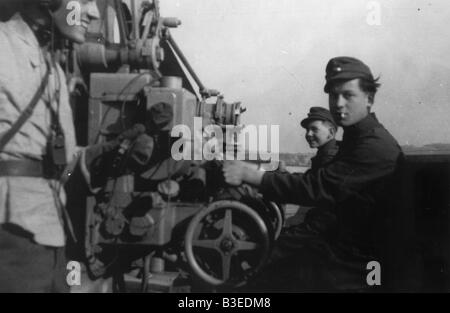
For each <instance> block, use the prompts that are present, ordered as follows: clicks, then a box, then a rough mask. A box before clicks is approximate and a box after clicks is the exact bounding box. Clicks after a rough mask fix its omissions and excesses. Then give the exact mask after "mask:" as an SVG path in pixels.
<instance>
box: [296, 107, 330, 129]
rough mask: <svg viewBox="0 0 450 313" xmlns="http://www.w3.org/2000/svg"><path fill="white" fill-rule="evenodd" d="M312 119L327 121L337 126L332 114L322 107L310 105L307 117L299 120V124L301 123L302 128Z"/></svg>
mask: <svg viewBox="0 0 450 313" xmlns="http://www.w3.org/2000/svg"><path fill="white" fill-rule="evenodd" d="M312 121H328V122H330V123H331V124H333V125H334V126H335V127H336V128H337V125H336V122H335V121H334V119H333V116H331V113H330V111H328V110H327V109H325V108H322V107H312V108H311V109H309V113H308V117H307V118H305V119H304V120H303V121H301V123H300V125H302V127H303V128H307V127H308V124H309V123H310V122H312Z"/></svg>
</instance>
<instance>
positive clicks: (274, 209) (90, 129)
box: [66, 0, 283, 291]
mask: <svg viewBox="0 0 450 313" xmlns="http://www.w3.org/2000/svg"><path fill="white" fill-rule="evenodd" d="M97 5H98V7H99V11H100V13H101V18H100V19H99V20H98V21H93V22H92V23H91V25H90V26H89V31H88V34H87V41H86V43H84V44H83V45H80V46H75V47H74V49H73V53H70V54H68V55H69V57H68V58H67V60H66V69H68V72H69V73H70V74H71V75H69V86H70V90H71V92H72V95H73V97H72V100H73V103H74V104H75V105H74V111H75V120H76V128H77V140H78V142H79V143H81V144H82V145H89V146H94V147H99V149H100V151H101V152H102V153H100V154H98V155H96V156H95V157H92V159H91V160H90V161H89V162H87V161H86V162H87V163H89V164H91V165H92V166H91V167H90V168H89V175H90V176H91V191H92V193H91V194H90V195H89V196H88V197H87V205H86V207H87V208H86V216H85V217H83V218H85V224H84V226H85V228H84V229H85V234H84V240H81V243H82V245H83V249H84V252H85V256H86V261H87V264H88V268H89V272H90V273H91V275H92V276H94V277H101V276H104V275H108V274H112V275H114V276H115V277H116V282H118V283H117V286H118V287H119V288H118V289H119V290H120V289H121V288H123V286H124V285H123V284H121V283H120V282H121V278H123V276H122V274H123V273H125V272H129V271H131V270H133V269H137V272H138V274H137V275H135V276H134V277H135V278H136V279H137V280H140V281H141V283H142V284H141V290H142V291H145V290H149V289H152V288H153V289H155V288H156V289H160V290H162V289H161V288H163V287H164V288H163V290H166V291H169V290H173V288H174V286H175V285H176V284H177V281H181V280H183V279H184V278H186V280H187V281H188V282H190V283H191V285H192V284H197V285H201V286H203V287H220V286H228V287H234V286H240V285H242V284H245V282H246V281H247V280H248V279H249V278H250V277H251V276H252V275H254V274H255V273H256V272H258V270H259V269H260V268H261V267H262V266H263V265H264V262H265V260H266V259H267V256H268V254H269V251H270V247H271V244H272V242H273V241H274V239H275V238H276V236H277V235H278V234H279V232H280V230H281V226H282V223H283V213H282V211H281V210H280V207H279V206H278V205H276V204H275V203H271V202H267V201H265V200H264V199H262V198H261V197H260V196H259V195H258V194H257V192H256V191H255V190H253V189H252V188H250V187H248V186H243V187H239V188H231V187H229V186H227V185H226V184H225V183H224V181H223V176H222V173H221V162H220V160H212V161H208V162H205V161H201V160H197V161H196V160H179V159H178V160H175V159H174V158H173V155H172V154H173V153H171V152H172V149H173V145H174V142H175V141H177V140H180V138H178V137H172V136H171V130H172V128H173V127H174V126H175V125H185V126H186V127H187V128H188V129H189V130H190V131H191V134H193V136H192V137H193V138H196V137H195V136H196V135H199V136H200V137H202V136H203V135H204V134H202V132H201V131H202V130H203V129H204V127H205V126H206V125H216V127H219V128H220V129H225V128H226V127H227V126H228V127H230V126H234V127H239V121H240V114H241V113H242V112H243V111H244V109H243V108H242V107H241V104H240V103H227V102H226V101H225V100H224V97H223V96H222V95H221V94H220V93H219V92H218V91H215V90H211V89H207V88H206V87H205V86H204V85H203V84H202V82H201V80H200V79H199V78H198V76H197V75H196V73H195V72H194V70H193V69H192V67H191V66H190V64H189V62H188V61H187V59H186V58H185V56H184V55H183V53H182V51H181V50H180V48H179V47H178V45H177V44H176V42H175V40H174V38H173V37H172V36H171V34H170V31H169V29H170V28H175V27H177V26H179V25H180V21H179V20H178V19H176V18H164V17H162V16H161V15H160V11H159V2H158V1H156V0H154V1H139V0H130V1H121V0H97ZM71 51H72V50H71ZM212 99H215V101H214V100H213V101H211V100H212ZM195 117H197V118H199V119H200V120H201V121H202V123H203V128H200V134H198V131H197V132H196V129H195V127H194V126H195V125H194V118H195ZM193 138H191V140H193ZM197 138H198V137H197ZM181 139H183V138H181ZM184 139H185V138H184ZM187 141H189V138H188V140H187ZM228 144H229V143H228ZM226 145H227V143H223V146H224V147H225V146H226ZM184 147H185V146H184ZM183 149H185V148H183ZM94 150H95V149H94ZM183 152H184V151H183ZM89 157H90V156H89V154H88V155H87V158H89ZM75 194H76V193H75ZM76 195H77V196H72V198H74V197H75V198H77V197H78V194H76ZM69 196H70V195H69ZM72 200H77V199H72ZM78 200H80V199H78ZM80 201H81V200H80Z"/></svg>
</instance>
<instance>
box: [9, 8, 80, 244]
mask: <svg viewBox="0 0 450 313" xmlns="http://www.w3.org/2000/svg"><path fill="white" fill-rule="evenodd" d="M0 47H1V48H0V136H1V135H3V134H4V133H5V132H6V131H7V130H8V129H9V128H10V127H11V125H12V124H14V123H15V122H16V121H17V119H18V118H19V116H20V115H21V113H22V112H23V110H24V109H25V108H26V107H27V106H28V105H29V103H30V101H31V98H32V97H33V95H34V94H35V92H36V90H37V89H38V87H39V85H40V84H41V81H42V79H43V77H44V75H45V73H46V69H47V67H46V62H45V56H44V52H43V51H42V50H41V48H40V47H39V44H38V41H37V39H36V37H35V36H34V34H33V32H32V30H31V29H30V27H29V26H28V25H27V24H26V23H25V22H24V20H23V19H22V17H21V16H20V14H16V15H14V16H13V17H12V18H11V19H10V20H8V21H7V22H5V23H0ZM58 89H59V120H60V124H61V127H62V129H63V132H64V135H65V141H66V153H67V160H68V161H71V159H73V156H74V154H75V152H76V146H75V131H74V124H73V117H72V110H71V107H70V104H69V97H68V91H67V86H66V78H65V75H64V72H63V71H62V70H61V68H60V67H59V66H56V68H55V67H53V68H52V72H51V74H50V76H49V83H48V85H47V88H46V91H45V92H44V94H43V96H42V97H41V99H40V100H39V102H38V103H37V105H36V108H35V110H34V113H33V115H32V116H31V117H30V118H29V119H28V120H27V122H26V123H25V124H24V125H23V126H22V128H21V129H20V130H19V132H17V133H16V134H15V135H14V137H13V138H12V139H11V141H10V142H9V143H8V144H7V145H6V147H5V148H4V149H3V151H1V152H0V160H23V159H32V160H42V157H43V155H44V154H46V145H47V138H48V136H49V134H50V127H51V112H50V110H49V108H48V106H47V103H48V102H49V99H51V100H50V103H51V106H52V107H53V108H54V109H55V110H56V108H57V107H58V99H57V97H58V96H57V93H56V92H55V91H56V90H58ZM46 102H47V103H46ZM57 185H58V184H57V183H56V182H55V181H50V180H47V179H44V178H39V177H1V176H0V224H2V223H13V224H16V225H19V226H20V227H22V228H24V229H25V230H27V231H29V232H31V233H32V234H34V240H35V241H36V242H37V243H39V244H42V245H48V246H54V247H61V246H64V244H65V236H64V231H63V226H62V221H61V217H60V212H59V211H58V204H57V200H56V198H55V196H54V195H55V192H58V191H55V190H59V193H60V199H61V201H62V202H63V203H64V202H65V195H64V191H63V189H62V188H59V186H57ZM52 186H53V187H52Z"/></svg>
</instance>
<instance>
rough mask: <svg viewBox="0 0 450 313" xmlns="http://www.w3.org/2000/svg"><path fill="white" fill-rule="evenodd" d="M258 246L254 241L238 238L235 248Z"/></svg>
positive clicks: (251, 248) (245, 248)
mask: <svg viewBox="0 0 450 313" xmlns="http://www.w3.org/2000/svg"><path fill="white" fill-rule="evenodd" d="M258 247H259V245H258V244H257V243H256V242H251V241H242V240H238V241H237V248H236V250H241V251H242V250H247V251H248V250H256V249H258Z"/></svg>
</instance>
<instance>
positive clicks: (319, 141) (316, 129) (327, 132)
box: [305, 120, 334, 148]
mask: <svg viewBox="0 0 450 313" xmlns="http://www.w3.org/2000/svg"><path fill="white" fill-rule="evenodd" d="M305 138H306V141H307V142H308V144H309V146H310V147H311V148H319V147H321V146H323V145H324V144H326V143H327V142H329V141H330V140H332V139H333V138H334V131H333V129H332V128H331V127H330V126H329V125H327V124H326V123H324V122H323V121H320V120H315V121H311V122H309V123H308V125H307V126H306V134H305Z"/></svg>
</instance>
